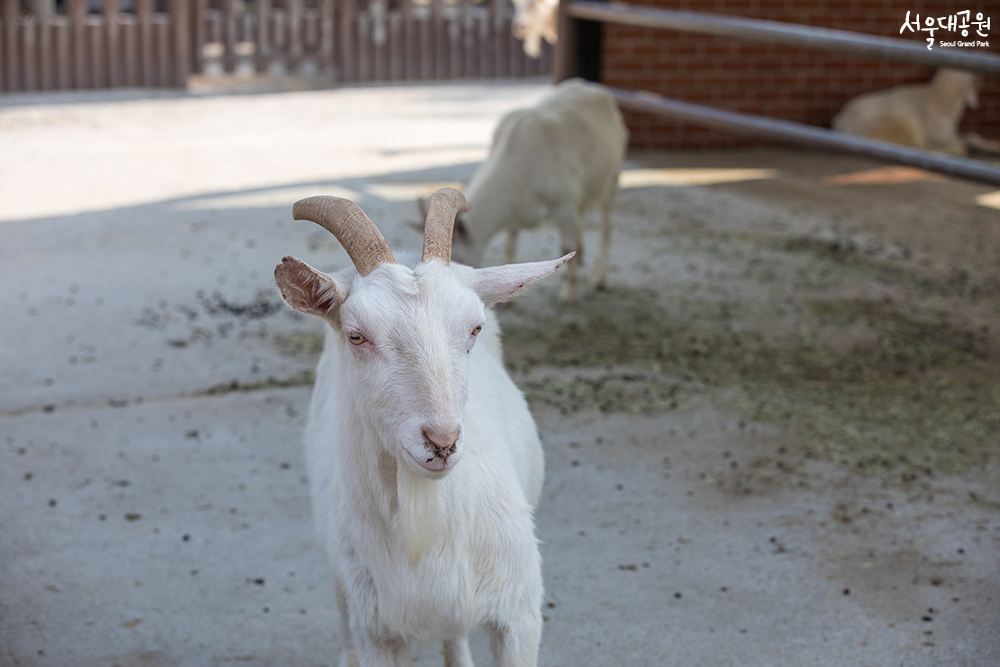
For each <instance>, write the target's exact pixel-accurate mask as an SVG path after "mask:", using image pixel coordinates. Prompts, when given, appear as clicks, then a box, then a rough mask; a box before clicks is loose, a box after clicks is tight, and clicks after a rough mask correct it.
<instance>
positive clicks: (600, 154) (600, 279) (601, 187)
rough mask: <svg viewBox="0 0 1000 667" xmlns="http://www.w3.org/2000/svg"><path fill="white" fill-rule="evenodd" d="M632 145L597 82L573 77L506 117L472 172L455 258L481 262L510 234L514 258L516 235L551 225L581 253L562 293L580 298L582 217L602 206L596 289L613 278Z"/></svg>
mask: <svg viewBox="0 0 1000 667" xmlns="http://www.w3.org/2000/svg"><path fill="white" fill-rule="evenodd" d="M627 147H628V129H627V128H626V127H625V121H624V120H623V119H622V114H621V111H619V109H618V103H617V102H616V101H615V98H614V97H613V96H612V95H611V93H609V92H608V90H607V89H606V88H605V87H604V86H601V85H599V84H594V83H588V82H586V81H583V80H581V79H570V80H568V81H564V82H563V83H561V84H559V85H558V86H556V87H555V88H554V89H553V90H552V92H551V93H550V94H549V95H548V96H546V97H545V98H544V99H542V100H541V101H540V102H539V103H538V104H537V105H536V106H534V107H531V108H528V109H518V110H515V111H512V112H511V113H509V114H507V115H506V116H504V117H503V118H502V119H501V120H500V123H499V124H498V125H497V128H496V130H495V131H494V132H493V145H492V147H491V148H490V154H489V156H488V157H487V158H486V161H485V162H483V164H482V165H480V167H479V169H477V170H476V173H475V174H474V175H473V176H472V180H471V182H470V183H469V186H468V187H467V188H466V189H465V195H466V197H468V200H469V211H468V214H464V213H459V215H458V217H457V220H456V222H455V239H454V256H455V259H456V260H458V261H460V262H464V263H466V264H473V265H476V264H479V263H480V262H481V261H482V257H483V252H484V251H485V250H486V246H487V245H488V244H489V242H490V239H492V238H493V237H494V236H495V235H496V234H498V233H499V232H501V231H506V232H507V240H506V244H505V246H504V255H503V257H504V263H505V264H509V263H510V262H511V261H512V260H513V258H514V250H515V248H516V246H517V233H518V230H521V229H534V228H535V227H538V226H539V225H540V224H542V223H543V222H554V223H555V224H556V227H557V228H558V230H559V238H560V244H561V246H562V252H563V253H568V252H571V251H575V252H576V253H577V254H580V255H581V257H578V258H577V261H576V262H573V263H572V264H569V265H568V266H567V267H566V282H565V284H564V286H563V290H562V298H563V299H565V300H567V301H577V300H579V298H580V285H579V276H578V266H579V260H580V259H582V253H583V227H584V223H585V217H584V216H585V214H586V212H587V211H589V210H590V209H591V208H593V207H595V206H597V207H598V208H599V209H600V245H599V247H598V250H597V261H596V263H595V265H594V278H593V282H594V287H596V288H597V289H603V288H604V286H605V284H606V283H607V279H608V261H609V258H608V253H609V248H610V245H611V208H612V206H614V203H615V199H616V198H617V196H618V175H619V173H620V172H621V169H622V162H623V161H624V160H625V151H626V149H627Z"/></svg>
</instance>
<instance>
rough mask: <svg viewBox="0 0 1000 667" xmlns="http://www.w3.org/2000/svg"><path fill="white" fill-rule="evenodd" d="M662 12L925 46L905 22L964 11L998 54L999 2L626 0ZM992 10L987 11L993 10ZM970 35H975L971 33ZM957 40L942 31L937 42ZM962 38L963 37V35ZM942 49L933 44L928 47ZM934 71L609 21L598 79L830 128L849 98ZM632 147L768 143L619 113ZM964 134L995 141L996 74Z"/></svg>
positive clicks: (999, 110) (999, 133)
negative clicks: (982, 22) (981, 17)
mask: <svg viewBox="0 0 1000 667" xmlns="http://www.w3.org/2000/svg"><path fill="white" fill-rule="evenodd" d="M627 1H628V2H630V3H634V4H638V5H651V6H657V7H662V8H665V9H680V10H691V11H700V12H714V13H719V14H730V15H736V16H744V17H748V18H761V19H770V20H774V21H783V22H788V23H798V24H804V25H811V26H819V27H826V28H837V29H840V30H850V31H854V32H864V33H870V34H874V35H880V36H884V37H899V38H905V39H912V40H913V41H915V42H920V43H926V42H925V40H924V38H925V37H926V34H923V33H922V34H921V35H920V36H917V35H915V34H914V33H911V32H909V31H907V32H904V33H903V34H902V35H900V34H899V30H900V27H901V26H902V24H903V21H904V20H905V18H906V12H907V11H910V12H911V19H912V18H914V17H915V15H916V14H920V16H921V19H923V18H924V17H925V16H934V17H940V16H947V15H950V14H955V13H956V12H959V11H963V10H966V9H968V10H971V11H972V15H973V17H975V14H976V12H977V11H980V12H983V13H984V14H985V16H989V17H990V19H991V23H990V29H989V31H988V32H989V33H990V34H989V36H988V37H986V38H983V39H986V40H989V43H990V50H991V51H992V52H995V53H1000V2H997V1H996V0H966V1H963V2H950V1H932V2H923V1H921V0H627ZM991 15H992V16H991ZM970 35H972V36H975V33H974V32H973V31H970ZM941 39H945V40H954V39H963V38H962V37H961V35H960V33H958V32H946V31H943V30H939V31H938V32H937V33H935V40H936V41H940V40H941ZM964 39H966V40H967V39H970V38H969V37H966V38H964ZM935 48H940V47H935ZM932 74H933V69H932V68H928V67H923V66H918V65H908V64H906V63H899V62H894V61H888V60H872V59H869V58H862V57H858V56H849V55H846V54H837V53H829V52H826V51H822V50H818V49H803V48H797V47H790V46H780V45H774V44H761V43H756V42H750V41H742V40H737V39H734V38H729V37H713V36H709V35H698V34H694V33H684V32H676V31H672V30H652V29H644V28H633V27H629V26H622V25H614V24H610V23H609V24H606V25H605V26H604V34H603V47H602V53H601V81H602V82H603V83H605V84H607V85H610V86H617V87H621V88H627V89H640V90H649V91H653V92H657V93H660V94H662V95H665V96H667V97H673V98H676V99H681V100H685V101H688V102H695V103H699V104H708V105H711V106H715V107H719V108H722V109H727V110H731V111H741V112H745V113H752V114H761V115H766V116H771V117H774V118H782V119H786V120H792V121H797V122H800V123H808V124H810V125H819V126H823V127H829V125H830V120H831V119H832V118H833V116H834V114H835V113H836V112H837V111H838V110H839V109H840V107H841V106H842V105H843V104H844V102H845V101H846V100H847V99H849V98H850V97H852V96H854V95H856V94H858V93H862V92H865V91H869V90H876V89H880V88H886V87H889V86H893V85H896V84H899V83H913V82H920V81H926V80H927V79H929V78H930V77H931V75H932ZM625 115H626V121H627V122H628V125H629V128H630V129H631V132H632V145H633V146H634V147H640V148H649V147H659V148H666V147H670V148H722V147H745V146H754V145H763V144H764V143H765V142H761V141H757V140H753V139H750V138H746V137H741V136H737V135H731V134H725V133H722V132H717V131H714V130H709V129H705V128H702V127H699V126H695V125H689V124H684V123H680V122H676V121H673V120H670V119H667V118H666V117H664V116H656V115H652V114H646V113H641V112H634V111H626V114H625ZM962 130H963V131H975V132H979V133H980V134H982V135H984V136H987V137H991V138H996V139H1000V77H987V78H986V80H985V82H984V87H983V89H982V91H981V93H980V105H979V108H978V109H975V110H967V111H966V114H965V117H964V119H963V122H962Z"/></svg>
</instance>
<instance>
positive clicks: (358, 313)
mask: <svg viewBox="0 0 1000 667" xmlns="http://www.w3.org/2000/svg"><path fill="white" fill-rule="evenodd" d="M460 209H465V199H464V198H463V197H462V195H461V194H460V193H459V192H458V191H456V190H452V189H450V188H446V189H443V190H439V191H438V192H436V193H435V194H434V196H432V197H431V200H430V205H429V206H428V213H427V220H426V223H425V234H424V245H423V255H422V257H420V258H419V261H418V258H417V257H416V256H415V255H414V256H413V257H409V258H406V259H405V260H404V261H403V262H402V263H397V262H396V259H395V257H394V255H393V253H392V251H391V250H390V249H389V246H388V245H387V244H386V242H385V239H384V238H383V237H382V235H381V234H380V233H379V231H378V229H376V228H375V225H374V224H373V223H372V221H371V220H370V219H368V217H367V216H366V215H365V214H364V213H363V212H362V211H361V209H359V208H358V207H357V206H356V205H354V204H353V203H351V202H349V201H347V200H344V199H338V198H335V197H311V198H309V199H304V200H302V201H300V202H298V203H296V204H295V206H294V208H293V216H294V217H295V218H296V219H307V220H312V221H314V222H317V223H319V224H320V225H322V226H323V227H325V228H327V229H328V230H329V231H331V232H332V233H333V234H334V235H335V236H336V237H337V239H338V240H339V241H340V242H341V244H342V245H343V246H344V248H345V249H346V250H347V253H348V255H349V256H350V257H351V260H352V261H353V262H354V266H355V269H346V270H342V271H339V272H337V273H334V274H332V275H327V274H325V273H321V272H319V271H317V270H316V269H314V268H312V267H310V266H308V265H306V264H305V263H303V262H302V261H300V260H298V259H295V258H293V257H285V258H284V259H283V260H282V261H281V264H279V265H278V266H277V268H276V269H275V272H274V276H275V282H276V283H277V285H278V288H279V289H280V290H281V295H282V297H283V298H284V300H285V302H286V303H287V304H288V305H289V306H291V307H292V308H294V309H295V310H298V311H300V312H304V313H309V314H312V315H317V316H319V317H320V318H322V319H323V320H325V321H326V322H327V323H328V324H329V325H330V326H329V328H328V330H327V336H326V345H325V348H324V351H323V356H322V358H321V359H320V361H319V365H318V367H317V369H316V387H315V389H314V392H313V398H312V404H311V407H310V411H309V420H308V426H307V429H306V457H307V466H308V471H309V480H310V488H311V494H312V504H313V516H314V519H315V522H316V526H317V529H318V531H319V534H320V536H321V538H322V540H323V542H324V545H325V547H326V549H327V553H328V555H329V558H330V561H331V564H332V566H333V570H334V574H335V581H336V591H337V601H338V607H339V610H340V616H341V621H342V629H341V637H342V638H341V665H347V664H351V663H352V659H353V657H354V656H353V655H352V652H353V651H356V654H357V655H356V657H357V660H358V662H359V663H360V665H361V666H362V667H374V666H376V665H377V666H379V667H381V666H386V665H406V664H409V662H410V654H409V644H410V643H411V642H419V643H426V642H430V641H439V640H440V641H443V642H444V655H445V664H446V665H454V666H460V667H467V666H470V665H472V659H471V656H470V653H469V646H468V642H467V639H466V635H467V633H468V632H469V631H470V629H472V628H473V627H477V626H478V627H485V628H486V630H487V631H488V633H489V635H490V638H491V646H492V649H493V655H494V664H495V665H497V666H498V667H514V666H519V667H531V666H532V665H535V662H536V657H537V652H538V642H539V639H540V637H541V630H542V620H541V602H542V574H541V563H540V559H539V554H538V543H537V540H536V538H535V529H534V519H533V511H534V506H535V504H536V502H537V501H538V497H539V494H540V492H541V488H542V478H543V472H544V470H543V468H544V461H543V456H542V448H541V444H540V442H539V439H538V433H537V430H536V427H535V423H534V421H533V420H532V417H531V414H530V413H529V412H528V407H527V404H526V403H525V400H524V397H523V396H522V394H521V392H520V391H519V390H518V389H517V387H516V386H515V385H514V383H513V382H512V381H511V379H510V377H509V376H508V375H507V372H506V371H505V370H504V367H503V364H502V363H501V351H500V338H499V332H498V330H497V322H496V319H495V317H494V316H493V315H492V313H491V312H490V311H488V310H486V308H485V307H486V306H488V305H490V304H493V303H496V302H499V301H504V300H506V299H509V298H511V297H513V296H515V295H516V294H517V293H518V292H520V291H521V290H522V289H523V288H524V287H525V286H526V285H528V284H529V283H532V282H534V281H536V280H539V279H540V278H544V277H545V276H547V275H549V274H550V273H552V272H553V271H555V270H556V269H557V268H559V267H560V266H562V265H563V264H564V263H565V262H566V261H567V260H569V258H570V257H571V256H572V255H571V254H570V255H567V256H565V257H562V258H561V259H557V260H553V261H545V262H534V263H529V264H515V265H508V266H496V267H490V268H485V269H473V268H471V267H468V266H463V265H460V264H451V263H450V262H449V257H450V253H451V234H452V227H453V224H454V219H455V215H456V213H457V211H458V210H460ZM401 259H403V257H402V256H401ZM477 342H478V344H477ZM352 640H353V646H354V649H353V650H352V648H351V644H352Z"/></svg>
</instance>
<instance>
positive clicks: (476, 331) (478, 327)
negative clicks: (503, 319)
mask: <svg viewBox="0 0 1000 667" xmlns="http://www.w3.org/2000/svg"><path fill="white" fill-rule="evenodd" d="M482 330H483V325H482V324H480V325H479V326H477V327H476V328H475V329H473V330H472V335H473V336H478V335H479V332H480V331H482Z"/></svg>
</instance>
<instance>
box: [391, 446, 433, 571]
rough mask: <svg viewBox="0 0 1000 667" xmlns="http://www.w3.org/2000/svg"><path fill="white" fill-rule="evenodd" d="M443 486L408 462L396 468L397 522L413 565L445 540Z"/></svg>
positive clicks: (407, 555) (407, 554)
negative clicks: (439, 542) (422, 475)
mask: <svg viewBox="0 0 1000 667" xmlns="http://www.w3.org/2000/svg"><path fill="white" fill-rule="evenodd" d="M439 485H440V482H436V481H434V480H431V479H427V478H425V477H421V476H420V475H418V474H417V473H415V472H413V471H412V470H410V468H409V466H407V465H406V464H404V463H399V464H397V465H396V496H397V499H398V501H399V515H398V517H397V519H398V521H399V527H400V529H401V530H402V532H403V543H404V544H405V545H406V557H407V558H408V559H409V561H410V565H416V564H417V563H419V562H420V559H422V558H423V557H424V556H426V555H427V552H428V551H429V550H430V549H431V547H433V546H434V545H435V544H436V543H437V542H438V541H440V540H441V539H443V537H444V530H443V526H442V524H441V521H442V518H443V517H442V512H441V494H440V486H439Z"/></svg>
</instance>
